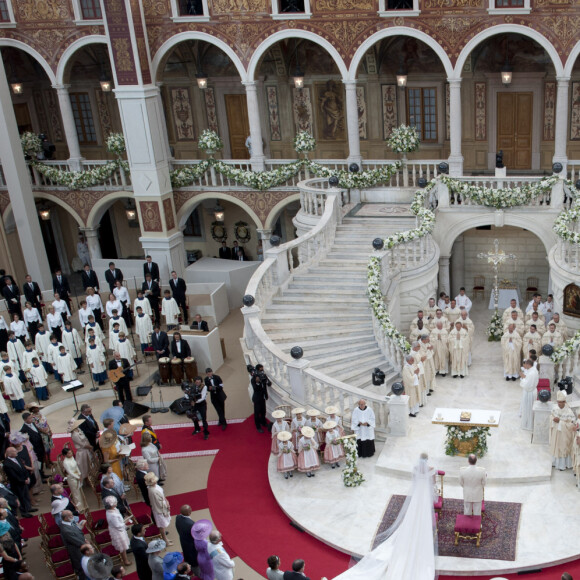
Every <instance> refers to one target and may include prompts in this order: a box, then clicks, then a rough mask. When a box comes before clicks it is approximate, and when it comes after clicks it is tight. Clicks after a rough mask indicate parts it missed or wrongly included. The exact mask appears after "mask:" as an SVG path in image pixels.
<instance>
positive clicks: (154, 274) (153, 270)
mask: <svg viewBox="0 0 580 580" xmlns="http://www.w3.org/2000/svg"><path fill="white" fill-rule="evenodd" d="M147 274H151V279H152V280H155V282H157V283H159V266H158V265H157V264H156V263H155V262H154V261H153V258H152V257H151V256H147V257H146V258H145V263H144V264H143V279H146V277H147Z"/></svg>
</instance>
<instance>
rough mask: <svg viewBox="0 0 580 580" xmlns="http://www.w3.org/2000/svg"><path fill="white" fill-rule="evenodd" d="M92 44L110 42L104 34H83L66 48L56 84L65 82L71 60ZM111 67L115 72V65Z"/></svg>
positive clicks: (57, 68) (61, 59)
mask: <svg viewBox="0 0 580 580" xmlns="http://www.w3.org/2000/svg"><path fill="white" fill-rule="evenodd" d="M90 44H106V45H107V46H108V45H109V42H108V40H107V37H106V36H105V35H103V34H91V35H89V36H83V37H82V38H79V39H78V40H75V41H74V42H73V43H72V44H70V45H69V46H67V48H66V50H65V51H64V52H63V53H62V55H61V57H60V60H59V61H58V65H57V67H56V84H58V85H62V84H65V80H64V75H65V72H66V67H67V65H68V63H69V60H70V59H71V57H72V56H73V55H74V54H75V53H76V52H77V51H78V50H80V49H81V48H83V47H85V46H88V45H90ZM111 68H112V69H113V74H114V69H115V67H111Z"/></svg>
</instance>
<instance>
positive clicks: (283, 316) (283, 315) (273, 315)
mask: <svg viewBox="0 0 580 580" xmlns="http://www.w3.org/2000/svg"><path fill="white" fill-rule="evenodd" d="M292 318H293V319H294V320H295V321H297V322H299V321H303V322H308V323H310V324H328V322H329V321H332V320H334V319H335V318H336V314H335V313H333V312H304V313H301V312H295V313H293V314H292ZM349 318H350V320H351V321H352V322H353V323H354V322H357V323H366V324H369V325H370V323H371V315H370V313H369V314H353V315H352V316H350V317H349ZM287 320H288V312H268V311H266V313H265V314H264V316H263V317H262V322H263V323H277V324H280V323H282V324H284V322H286V321H287Z"/></svg>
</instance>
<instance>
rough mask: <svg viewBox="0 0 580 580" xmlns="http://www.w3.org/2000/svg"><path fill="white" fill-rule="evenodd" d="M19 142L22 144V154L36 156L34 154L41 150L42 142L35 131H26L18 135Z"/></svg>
mask: <svg viewBox="0 0 580 580" xmlns="http://www.w3.org/2000/svg"><path fill="white" fill-rule="evenodd" d="M20 143H21V144H22V151H24V155H28V156H29V157H36V154H37V153H39V152H40V151H42V142H41V140H40V137H39V136H38V135H36V133H31V132H30V131H26V133H22V135H20Z"/></svg>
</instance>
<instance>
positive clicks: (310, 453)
mask: <svg viewBox="0 0 580 580" xmlns="http://www.w3.org/2000/svg"><path fill="white" fill-rule="evenodd" d="M300 433H302V437H300V440H299V441H298V471H300V472H302V473H306V477H314V475H315V474H314V472H315V471H317V470H318V469H320V459H318V453H317V451H316V450H317V449H318V443H316V440H315V439H314V430H313V429H312V427H302V429H301V430H300Z"/></svg>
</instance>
